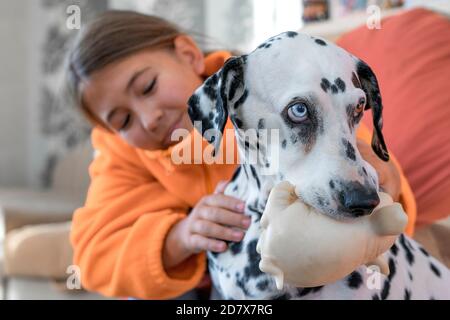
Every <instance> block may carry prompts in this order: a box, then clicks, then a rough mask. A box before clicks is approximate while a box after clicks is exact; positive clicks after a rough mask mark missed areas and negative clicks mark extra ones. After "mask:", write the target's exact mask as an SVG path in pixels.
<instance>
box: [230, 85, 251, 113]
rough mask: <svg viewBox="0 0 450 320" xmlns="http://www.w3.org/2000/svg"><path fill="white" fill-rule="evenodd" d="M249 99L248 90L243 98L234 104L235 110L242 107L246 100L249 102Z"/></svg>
mask: <svg viewBox="0 0 450 320" xmlns="http://www.w3.org/2000/svg"><path fill="white" fill-rule="evenodd" d="M247 97H248V90H247V89H246V90H244V93H243V94H242V96H241V97H240V98H239V99H238V100H237V101H236V103H235V104H234V106H233V107H234V109H237V108H239V107H240V106H241V105H243V104H244V102H245V100H247Z"/></svg>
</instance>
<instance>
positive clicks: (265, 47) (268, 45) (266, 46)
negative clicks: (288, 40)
mask: <svg viewBox="0 0 450 320" xmlns="http://www.w3.org/2000/svg"><path fill="white" fill-rule="evenodd" d="M271 45H272V44H270V43H268V44H266V45H265V46H264V49H268V48H270V46H271Z"/></svg>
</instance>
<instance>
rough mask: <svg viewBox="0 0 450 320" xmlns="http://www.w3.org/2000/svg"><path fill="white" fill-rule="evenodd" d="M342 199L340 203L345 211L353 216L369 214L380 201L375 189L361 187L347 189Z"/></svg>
mask: <svg viewBox="0 0 450 320" xmlns="http://www.w3.org/2000/svg"><path fill="white" fill-rule="evenodd" d="M343 200H344V201H343V202H342V204H343V206H344V207H345V209H346V211H347V212H349V213H350V214H351V215H352V216H354V217H360V216H365V215H368V214H371V213H372V211H373V209H375V207H376V206H377V205H378V204H379V203H380V198H379V197H378V194H377V193H376V192H375V191H368V190H367V189H366V188H363V187H361V188H356V189H352V190H348V192H346V193H345V195H344V199H343Z"/></svg>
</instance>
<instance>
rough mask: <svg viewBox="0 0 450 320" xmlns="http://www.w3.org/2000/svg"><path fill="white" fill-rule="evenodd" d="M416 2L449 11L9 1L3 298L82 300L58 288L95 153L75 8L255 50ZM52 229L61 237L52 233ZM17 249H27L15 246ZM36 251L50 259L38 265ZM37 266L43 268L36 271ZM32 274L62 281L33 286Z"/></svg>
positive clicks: (0, 93) (5, 18) (0, 65)
mask: <svg viewBox="0 0 450 320" xmlns="http://www.w3.org/2000/svg"><path fill="white" fill-rule="evenodd" d="M371 5H372V7H370V6H371ZM373 5H375V7H373ZM414 7H427V8H430V9H432V10H435V11H436V12H440V13H441V14H445V15H448V12H449V10H450V9H449V7H450V1H446V0H435V1H419V0H410V1H407V0H406V1H401V0H397V1H394V0H391V1H389V0H380V1H365V0H353V1H350V0H349V1H345V0H329V1H326V0H311V1H306V0H282V1H275V0H221V1H217V0H89V1H87V0H84V1H83V0H78V1H75V0H14V1H0V39H1V42H0V43H1V49H0V147H1V149H0V150H1V151H0V210H1V211H0V212H1V214H2V220H3V222H2V223H0V232H1V234H2V236H0V239H2V238H5V235H8V236H9V238H11V240H10V243H14V246H9V247H8V248H6V249H5V250H4V251H5V252H4V253H2V252H1V251H2V250H1V249H0V276H1V274H2V272H3V273H4V274H5V275H6V276H5V277H2V282H1V285H0V289H1V290H0V296H3V298H11V299H13V298H17V299H20V298H36V297H41V298H73V295H64V294H66V293H64V294H63V293H61V292H63V291H64V290H62V289H61V290H58V289H57V288H58V285H57V283H58V281H59V282H61V281H62V282H61V283H63V285H62V287H63V288H66V289H67V283H66V281H67V276H64V275H70V274H71V273H70V272H67V264H64V263H62V262H61V260H64V259H62V258H61V252H62V251H64V252H65V253H64V254H65V255H66V256H67V259H70V254H71V253H70V248H68V243H67V241H66V242H64V241H62V242H61V241H58V239H61V238H60V237H67V230H68V229H67V228H68V227H70V224H67V223H66V222H68V221H70V217H71V214H72V213H73V210H74V209H75V208H77V207H79V206H81V205H82V203H83V201H84V197H85V194H86V190H87V187H88V184H89V177H88V172H87V166H88V164H89V162H90V160H91V159H92V150H91V147H90V143H89V133H90V128H89V126H88V125H87V123H86V122H85V121H84V120H83V119H81V118H80V116H79V115H78V114H77V113H76V112H75V111H74V110H72V108H71V107H70V106H69V105H68V104H67V103H66V102H65V101H64V99H62V98H61V91H62V88H63V86H62V85H63V76H64V75H63V66H64V58H65V53H66V51H67V49H68V47H69V46H70V43H71V40H72V39H73V38H74V36H75V35H76V34H77V33H78V32H79V29H78V28H76V22H77V19H75V20H73V18H74V14H78V13H79V22H80V26H81V27H82V26H83V24H85V23H86V22H87V21H89V20H90V19H92V18H93V17H95V15H97V14H98V13H100V12H102V11H104V10H107V9H130V10H136V11H140V12H144V13H149V14H155V15H159V16H162V17H164V18H166V19H168V20H171V21H173V22H175V23H177V24H178V25H180V26H181V27H183V28H185V29H186V30H188V31H193V32H194V33H195V34H196V37H197V38H198V40H199V43H200V44H201V45H202V47H203V49H205V50H211V49H218V48H226V49H236V50H240V51H242V52H249V51H251V50H252V49H253V48H254V47H256V46H257V45H258V44H259V43H260V42H262V41H263V40H264V39H266V38H267V37H269V36H272V35H274V34H277V33H279V32H282V31H286V30H300V31H304V32H307V33H310V34H311V35H315V36H321V37H324V38H327V39H329V40H332V41H334V40H336V39H337V38H338V37H340V36H341V35H342V34H344V33H346V32H348V31H350V30H352V29H354V28H356V27H358V26H361V25H364V24H366V20H367V17H368V16H369V15H370V14H375V15H377V14H379V15H380V17H388V16H393V15H395V14H398V13H401V12H404V11H406V10H408V9H411V8H414ZM368 8H369V9H368ZM370 8H372V9H370ZM374 8H375V9H374ZM78 10H79V11H78ZM374 10H375V11H374ZM68 19H69V20H70V21H71V23H72V24H71V26H72V27H68ZM73 23H75V28H73V26H74V24H73ZM61 223H66V224H63V225H61ZM29 225H33V226H36V225H39V226H40V227H42V228H41V229H38V230H37V231H36V230H34V232H36V234H37V235H40V236H42V234H44V235H45V236H44V238H45V239H44V240H45V241H47V242H46V243H53V244H55V243H57V244H58V245H59V247H57V248H56V249H55V248H52V249H50V248H49V249H46V247H45V245H44V244H42V245H40V244H39V241H36V239H38V238H33V237H31V238H26V239H25V237H24V236H23V234H22V235H20V234H19V235H17V234H15V233H14V232H15V231H17V230H19V229H21V228H22V229H23V228H27V226H29ZM52 228H53V229H52ZM58 228H59V229H58ZM27 230H28V229H27ZM48 230H51V231H52V232H53V233H52V234H50V235H49V234H48V233H46V232H47V231H48ZM30 232H31V231H30ZM17 233H18V232H17ZM33 235H34V234H33ZM27 241H28V242H27ZM38 244H39V245H38ZM13 247H14V248H13ZM17 248H22V250H23V251H21V252H19V253H17V252H12V251H14V250H18V249H17ZM13 249H14V250H13ZM58 250H62V251H58ZM33 254H34V255H33ZM36 254H38V255H44V256H45V255H48V256H49V258H48V259H47V260H46V261H44V262H37V261H36V260H35V258H34V257H35V255H36ZM8 255H9V256H10V257H11V258H10V259H9V260H8V259H7V258H8ZM5 257H6V258H5ZM2 259H3V260H4V261H3V262H2ZM52 259H53V260H52ZM67 259H66V260H64V261H67ZM55 261H56V262H55ZM34 264H35V265H36V268H34V269H33V268H31V269H33V270H30V266H33V265H34ZM24 277H40V279H43V278H45V279H47V280H48V279H53V280H54V281H53V282H51V281H50V282H49V281H47V280H45V281H42V280H36V281H35V282H33V281H31V280H30V279H29V278H24ZM24 279H25V280H24ZM61 279H62V280H61ZM49 283H53V284H49ZM75 284H76V281H75ZM33 286H34V287H33ZM79 297H83V298H85V297H87V296H79ZM92 297H98V296H95V295H94V296H92Z"/></svg>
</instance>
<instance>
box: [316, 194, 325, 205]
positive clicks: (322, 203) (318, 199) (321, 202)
mask: <svg viewBox="0 0 450 320" xmlns="http://www.w3.org/2000/svg"><path fill="white" fill-rule="evenodd" d="M317 203H318V204H319V206H321V207H323V205H324V203H325V201H324V199H323V198H322V197H319V196H318V197H317Z"/></svg>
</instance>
